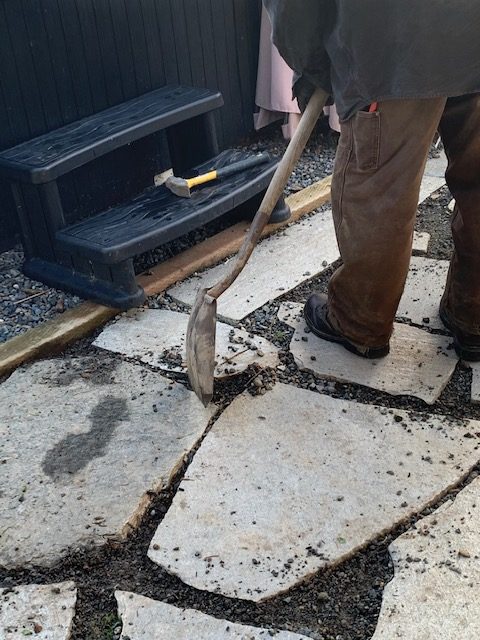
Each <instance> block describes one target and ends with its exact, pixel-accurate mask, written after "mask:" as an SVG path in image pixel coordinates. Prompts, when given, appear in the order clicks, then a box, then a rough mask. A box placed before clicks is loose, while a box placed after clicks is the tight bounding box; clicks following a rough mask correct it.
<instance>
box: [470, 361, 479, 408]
mask: <svg viewBox="0 0 480 640" xmlns="http://www.w3.org/2000/svg"><path fill="white" fill-rule="evenodd" d="M468 365H469V366H470V367H471V369H472V402H475V403H478V402H480V362H469V363H468Z"/></svg>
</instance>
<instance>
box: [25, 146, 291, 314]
mask: <svg viewBox="0 0 480 640" xmlns="http://www.w3.org/2000/svg"><path fill="white" fill-rule="evenodd" d="M248 155H249V154H246V153H245V152H242V151H235V150H229V151H224V152H223V153H221V154H220V155H218V156H217V157H215V158H213V159H212V160H210V161H209V162H206V163H204V164H202V165H200V166H198V167H196V168H194V169H193V170H192V171H191V173H189V177H190V176H194V175H197V174H200V173H205V172H207V171H209V170H211V169H217V168H219V167H222V166H226V165H228V164H232V163H234V162H238V161H239V160H242V159H245V158H246V157H247V156H248ZM276 166H277V161H276V160H275V159H271V160H270V161H269V162H268V163H266V164H264V165H259V166H257V167H254V168H251V169H248V170H246V171H244V172H242V173H240V174H236V175H233V176H230V177H229V178H226V179H225V180H221V181H217V182H215V183H212V184H210V185H206V186H204V187H200V188H198V189H196V190H195V191H194V192H193V193H192V198H190V199H186V198H179V197H178V196H175V195H173V194H172V193H171V192H170V191H169V190H168V189H167V188H166V187H165V186H164V185H162V186H160V187H151V188H149V189H148V190H147V191H145V192H144V193H142V194H141V195H139V196H137V197H135V198H134V199H133V200H131V201H130V202H127V203H124V204H121V205H118V206H115V207H112V208H111V209H109V210H107V211H104V212H102V213H100V214H97V215H95V216H92V217H91V218H87V219H85V220H82V221H81V222H78V223H76V224H74V225H71V226H70V227H66V228H64V229H62V230H60V231H58V232H57V234H56V241H55V245H56V253H57V254H58V256H57V257H58V261H59V264H56V263H51V262H47V261H45V260H42V259H39V258H32V259H31V260H29V261H27V262H26V263H25V266H24V271H25V272H26V273H27V274H28V275H29V277H33V278H36V279H37V280H40V281H42V282H45V283H46V284H48V285H50V286H53V287H57V288H61V289H65V290H68V291H71V292H73V293H76V294H77V295H80V296H81V297H83V298H87V299H90V300H94V301H95V302H100V303H101V304H105V305H108V306H113V307H117V308H121V309H126V308H129V307H133V306H138V305H139V304H141V303H142V302H143V301H144V300H145V294H144V292H143V290H142V288H141V287H139V286H138V284H137V282H136V279H135V273H134V268H133V258H134V257H135V256H138V255H140V254H142V253H144V252H146V251H150V250H152V249H155V248H157V247H160V246H161V245H163V244H165V243H167V242H169V241H171V240H174V239H176V238H178V237H180V236H182V235H185V234H186V233H188V232H190V231H192V230H194V229H198V228H199V227H202V226H203V225H205V224H206V223H208V222H210V221H212V220H214V219H215V218H218V217H220V216H222V215H224V214H226V213H228V212H229V211H232V210H233V209H235V208H237V207H239V206H240V205H244V204H246V203H248V204H250V203H251V205H252V215H254V214H255V212H256V207H257V206H258V203H259V199H260V198H261V197H262V194H263V193H264V192H265V190H266V189H267V187H268V185H269V183H270V181H271V179H272V176H273V174H274V172H275V169H276ZM289 216H290V211H289V209H288V207H287V206H286V205H285V202H284V201H283V199H282V201H281V202H279V203H278V206H277V209H276V211H275V221H280V220H281V219H283V220H285V219H287V218H288V217H289Z"/></svg>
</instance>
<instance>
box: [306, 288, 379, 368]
mask: <svg viewBox="0 0 480 640" xmlns="http://www.w3.org/2000/svg"><path fill="white" fill-rule="evenodd" d="M303 314H304V316H305V322H306V323H307V326H308V327H309V329H310V330H311V331H312V333H314V334H315V335H316V336H318V337H319V338H322V339H323V340H328V341H329V342H336V343H338V344H341V345H342V346H343V347H345V349H348V351H350V352H351V353H354V354H355V355H357V356H360V357H362V358H368V359H369V360H374V359H376V358H384V357H385V356H386V355H388V354H389V352H390V344H386V345H384V346H382V347H364V346H362V345H358V344H354V343H353V342H351V341H350V340H349V339H348V338H346V337H345V336H343V335H341V334H340V333H339V332H338V331H336V330H335V329H334V328H333V327H332V325H331V324H330V322H329V321H328V300H327V296H326V295H325V294H321V293H320V294H313V295H311V296H310V297H309V299H308V300H307V303H306V304H305V308H304V311H303Z"/></svg>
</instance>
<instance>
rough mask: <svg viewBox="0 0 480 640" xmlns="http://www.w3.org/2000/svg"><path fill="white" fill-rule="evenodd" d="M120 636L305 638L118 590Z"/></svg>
mask: <svg viewBox="0 0 480 640" xmlns="http://www.w3.org/2000/svg"><path fill="white" fill-rule="evenodd" d="M115 597H116V599H117V603H118V615H119V616H120V618H121V620H122V623H123V631H122V636H121V640H122V639H123V640H127V638H129V639H130V640H153V639H155V640H270V638H275V640H308V639H307V638H306V636H300V635H298V634H296V633H291V632H289V631H279V630H277V629H261V628H259V627H251V626H247V625H243V624H235V623H233V622H230V621H229V620H220V619H218V618H213V617H212V616H208V615H206V614H205V613H201V612H200V611H196V610H195V609H179V608H178V607H174V606H172V605H170V604H166V603H165V602H158V601H156V600H151V599H150V598H145V597H143V596H139V595H137V594H135V593H128V592H126V591H117V592H116V593H115Z"/></svg>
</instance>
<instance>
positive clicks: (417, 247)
mask: <svg viewBox="0 0 480 640" xmlns="http://www.w3.org/2000/svg"><path fill="white" fill-rule="evenodd" d="M430 239H431V236H430V234H429V233H425V232H423V231H422V232H418V231H415V233H414V234H413V246H412V250H413V251H417V252H418V253H427V251H428V245H429V244H430Z"/></svg>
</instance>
